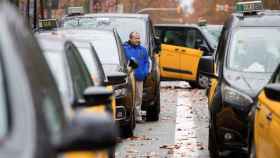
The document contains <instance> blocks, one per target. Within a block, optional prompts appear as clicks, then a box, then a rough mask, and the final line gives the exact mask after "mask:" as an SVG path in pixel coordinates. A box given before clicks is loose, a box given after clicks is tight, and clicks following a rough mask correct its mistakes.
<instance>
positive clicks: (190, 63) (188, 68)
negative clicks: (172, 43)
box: [180, 28, 205, 81]
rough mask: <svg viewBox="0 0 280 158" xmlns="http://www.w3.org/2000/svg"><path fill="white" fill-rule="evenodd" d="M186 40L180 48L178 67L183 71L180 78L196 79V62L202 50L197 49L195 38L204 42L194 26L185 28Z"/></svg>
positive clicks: (197, 62)
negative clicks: (182, 47)
mask: <svg viewBox="0 0 280 158" xmlns="http://www.w3.org/2000/svg"><path fill="white" fill-rule="evenodd" d="M185 32H186V42H185V48H184V49H182V50H181V56H180V64H181V65H180V67H181V70H184V71H185V73H182V79H184V80H190V81H196V79H197V72H198V64H199V60H200V58H201V56H202V55H203V52H202V51H200V50H199V49H198V46H197V44H196V43H197V40H201V41H204V42H205V39H203V38H202V36H201V33H200V32H199V31H198V30H197V29H195V28H185Z"/></svg>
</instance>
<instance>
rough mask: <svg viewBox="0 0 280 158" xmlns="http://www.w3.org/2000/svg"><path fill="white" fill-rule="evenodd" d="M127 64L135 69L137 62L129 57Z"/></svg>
mask: <svg viewBox="0 0 280 158" xmlns="http://www.w3.org/2000/svg"><path fill="white" fill-rule="evenodd" d="M128 66H129V67H131V68H132V69H137V68H138V62H137V61H136V60H135V59H129V61H128Z"/></svg>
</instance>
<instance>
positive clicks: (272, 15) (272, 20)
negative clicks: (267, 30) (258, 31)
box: [232, 11, 280, 27]
mask: <svg viewBox="0 0 280 158" xmlns="http://www.w3.org/2000/svg"><path fill="white" fill-rule="evenodd" d="M232 19H233V21H234V22H233V25H235V26H239V27H250V26H255V27H258V26H259V27H271V26H280V11H262V12H259V13H257V14H256V15H242V14H239V13H234V14H232Z"/></svg>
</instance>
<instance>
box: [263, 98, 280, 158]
mask: <svg viewBox="0 0 280 158" xmlns="http://www.w3.org/2000/svg"><path fill="white" fill-rule="evenodd" d="M263 105H264V107H265V110H266V116H265V119H266V122H265V123H266V125H267V131H264V132H265V133H264V134H263V135H264V138H265V140H266V141H267V150H264V153H265V156H266V157H270V158H278V157H279V154H280V136H279V131H280V102H277V101H272V100H270V99H268V98H266V99H265V101H264V104H263ZM268 116H269V117H270V118H268ZM265 145H266V144H265ZM268 152H269V153H268Z"/></svg>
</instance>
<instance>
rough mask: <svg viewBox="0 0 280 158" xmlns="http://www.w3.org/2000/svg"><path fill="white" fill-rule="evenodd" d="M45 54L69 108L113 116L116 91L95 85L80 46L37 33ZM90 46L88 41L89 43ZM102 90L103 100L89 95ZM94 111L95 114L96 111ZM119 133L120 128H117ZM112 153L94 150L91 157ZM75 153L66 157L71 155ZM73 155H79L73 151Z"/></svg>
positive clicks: (82, 154) (101, 97)
mask: <svg viewBox="0 0 280 158" xmlns="http://www.w3.org/2000/svg"><path fill="white" fill-rule="evenodd" d="M37 38H38V40H39V42H40V45H41V47H42V48H43V51H44V53H43V54H44V56H45V58H46V59H47V62H48V64H49V66H50V68H51V70H52V73H53V74H54V77H55V79H56V81H57V84H58V87H59V90H60V93H61V95H62V96H63V98H64V99H65V104H66V105H68V106H71V108H70V111H71V112H72V113H73V114H72V115H75V113H77V112H79V111H87V112H98V113H107V112H108V113H109V114H110V115H111V116H112V112H113V109H112V98H109V97H111V96H112V94H113V91H112V90H109V89H107V88H106V87H101V86H97V85H94V83H93V82H92V78H91V75H90V73H89V72H88V69H87V67H86V65H85V63H84V61H83V59H82V57H81V55H80V52H79V51H78V49H77V47H76V46H75V45H74V44H73V43H72V42H71V41H67V40H66V39H65V38H61V37H59V36H57V35H49V36H47V35H40V34H39V35H37ZM87 44H88V46H89V43H87ZM94 91H99V92H102V93H103V94H107V95H109V96H108V100H106V101H103V100H104V99H103V96H98V95H97V97H95V98H93V97H90V96H88V95H87V94H88V93H90V92H94ZM89 97H90V98H89ZM93 114H94V113H93ZM115 132H117V133H118V131H115ZM80 154H81V155H80V157H85V156H84V153H80ZM101 154H102V155H104V157H107V156H106V155H108V157H109V155H110V154H111V155H113V154H114V153H113V152H110V150H109V149H108V152H103V151H95V152H92V157H97V155H101ZM71 155H72V153H70V154H68V155H67V156H66V157H67V158H72V157H73V156H71ZM74 155H77V154H76V153H74Z"/></svg>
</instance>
